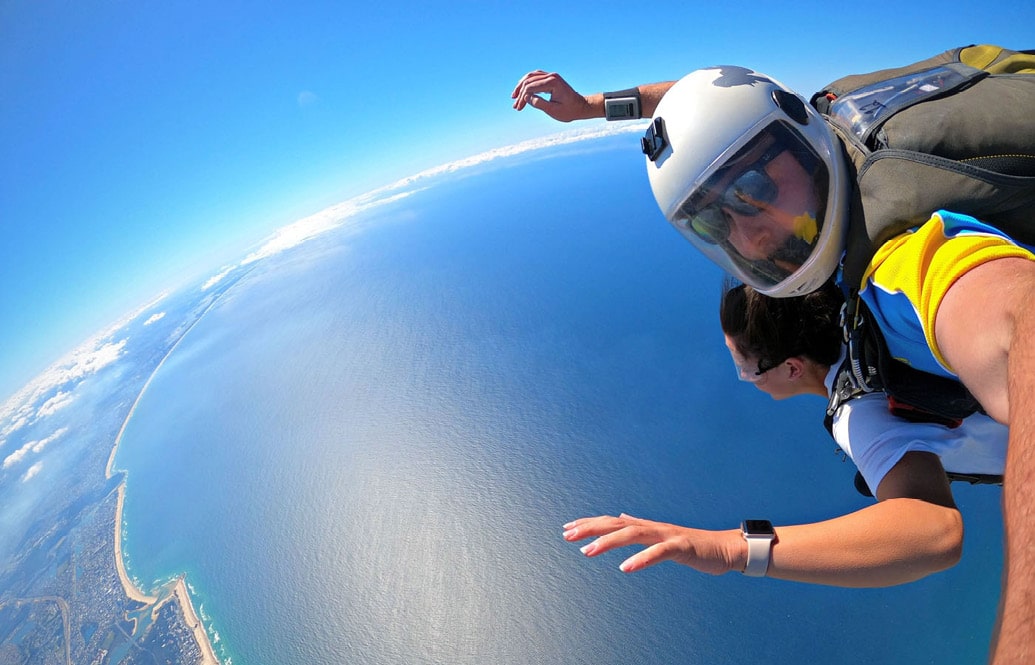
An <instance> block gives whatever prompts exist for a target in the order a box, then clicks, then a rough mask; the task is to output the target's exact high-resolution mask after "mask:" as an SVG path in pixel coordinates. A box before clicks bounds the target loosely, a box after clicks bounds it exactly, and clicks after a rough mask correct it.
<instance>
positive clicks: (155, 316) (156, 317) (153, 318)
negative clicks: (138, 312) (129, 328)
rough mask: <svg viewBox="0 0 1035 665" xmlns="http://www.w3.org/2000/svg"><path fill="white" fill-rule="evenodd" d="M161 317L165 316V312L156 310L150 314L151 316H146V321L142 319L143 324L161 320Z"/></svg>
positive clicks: (147, 324)
mask: <svg viewBox="0 0 1035 665" xmlns="http://www.w3.org/2000/svg"><path fill="white" fill-rule="evenodd" d="M163 318H165V312H158V313H157V314H152V315H151V316H149V317H147V321H144V325H145V326H149V325H151V324H152V323H155V322H157V321H161V320H162V319H163Z"/></svg>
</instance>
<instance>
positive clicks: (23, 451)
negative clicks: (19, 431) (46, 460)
mask: <svg viewBox="0 0 1035 665" xmlns="http://www.w3.org/2000/svg"><path fill="white" fill-rule="evenodd" d="M67 431H68V428H67V427H62V428H61V429H59V430H57V431H56V432H54V433H53V434H51V435H50V436H48V437H47V438H45V439H40V440H38V441H29V442H28V443H26V444H25V445H23V446H22V447H21V448H19V449H18V450H16V451H14V452H13V453H11V454H10V455H8V456H7V457H6V458H5V459H4V462H3V465H2V467H0V468H4V469H7V468H10V467H11V466H14V465H15V464H17V463H18V462H21V461H22V460H23V459H25V457H26V456H27V455H28V454H29V453H37V454H39V453H41V452H43V449H44V448H46V447H47V445H48V444H50V443H51V442H53V441H54V440H55V439H58V438H60V437H61V436H63V435H64V434H65V432H67Z"/></svg>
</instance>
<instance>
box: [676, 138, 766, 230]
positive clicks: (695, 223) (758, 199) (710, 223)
mask: <svg viewBox="0 0 1035 665" xmlns="http://www.w3.org/2000/svg"><path fill="white" fill-rule="evenodd" d="M780 152H782V150H767V151H766V152H765V154H763V155H762V156H761V157H760V158H759V159H758V160H757V161H756V162H755V163H753V164H751V166H750V167H748V168H747V169H745V170H744V172H743V173H741V174H740V175H739V176H737V177H736V178H734V180H733V182H731V183H730V184H729V185H728V186H727V187H726V189H725V191H723V193H722V194H721V195H720V196H719V197H718V199H717V200H715V201H713V202H712V203H710V204H709V205H707V206H705V207H704V208H703V209H701V210H700V211H698V212H697V213H696V214H695V215H693V217H691V218H690V219H689V220H688V226H689V227H690V229H691V230H692V231H693V232H694V233H695V234H697V236H698V237H700V238H701V239H702V240H704V241H705V242H707V243H709V244H712V245H714V244H718V243H720V242H725V241H726V239H727V238H729V235H730V219H729V213H728V212H727V211H728V210H732V211H733V212H735V213H737V214H739V215H743V216H745V217H752V216H754V215H757V214H758V213H760V212H762V210H763V209H765V207H766V206H768V205H770V204H771V203H772V202H773V201H775V200H776V196H777V194H778V193H779V188H778V187H777V186H776V183H775V182H773V179H772V178H770V177H769V175H768V174H767V173H766V172H765V166H766V164H768V163H769V162H770V161H772V160H773V158H774V157H776V155H778V154H780Z"/></svg>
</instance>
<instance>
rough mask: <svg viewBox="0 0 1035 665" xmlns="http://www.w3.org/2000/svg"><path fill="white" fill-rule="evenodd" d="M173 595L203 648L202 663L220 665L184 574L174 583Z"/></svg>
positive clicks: (203, 664)
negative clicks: (191, 597) (195, 607)
mask: <svg viewBox="0 0 1035 665" xmlns="http://www.w3.org/2000/svg"><path fill="white" fill-rule="evenodd" d="M172 595H173V596H174V597H175V598H176V601H177V602H178V603H179V604H180V610H182V611H183V619H184V621H186V622H187V627H188V628H190V629H191V632H192V633H194V639H195V640H196V641H197V643H198V647H200V648H201V663H202V665H219V659H218V658H216V652H215V650H213V649H212V642H211V641H210V640H209V639H208V632H206V631H205V626H204V625H203V624H202V623H201V619H199V618H198V614H197V612H195V611H194V603H192V602H191V600H190V592H189V591H188V590H187V583H186V582H185V581H184V577H183V575H180V576H179V577H177V578H176V581H175V582H174V583H173V590H172Z"/></svg>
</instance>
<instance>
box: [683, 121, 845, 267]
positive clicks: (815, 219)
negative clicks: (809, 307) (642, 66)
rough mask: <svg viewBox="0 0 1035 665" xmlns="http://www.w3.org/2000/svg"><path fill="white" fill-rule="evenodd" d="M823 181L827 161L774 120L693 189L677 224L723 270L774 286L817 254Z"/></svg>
mask: <svg viewBox="0 0 1035 665" xmlns="http://www.w3.org/2000/svg"><path fill="white" fill-rule="evenodd" d="M825 183H826V170H825V167H823V166H822V161H821V160H819V158H818V157H816V155H815V153H814V152H813V151H811V149H810V148H809V147H808V146H807V145H805V144H804V143H803V141H802V140H801V139H800V137H798V136H797V135H796V134H794V133H793V132H792V131H790V130H788V129H787V128H785V127H783V126H782V125H781V124H780V123H774V124H773V125H771V126H770V127H768V128H766V129H765V130H764V131H762V132H760V133H759V134H757V135H756V136H755V137H754V138H753V139H752V140H751V141H750V142H749V143H748V144H747V145H746V146H745V147H744V148H742V149H740V150H738V151H737V153H736V154H735V155H734V156H733V157H732V158H730V159H729V161H728V162H727V163H726V164H724V165H722V166H720V167H719V168H718V169H716V170H715V171H714V172H713V173H712V175H710V176H709V177H708V178H707V179H706V180H705V181H704V183H703V184H701V185H700V186H697V187H696V188H695V190H694V191H693V192H692V193H691V194H690V195H689V196H688V198H687V201H686V202H685V203H684V204H683V206H682V207H681V214H682V215H685V217H684V219H683V221H681V222H678V223H677V226H680V225H681V228H684V229H687V230H689V231H690V232H691V233H690V234H688V238H689V239H690V240H691V242H693V243H694V244H695V245H697V246H698V247H699V248H700V249H702V250H703V251H704V252H705V254H706V255H708V256H711V257H713V260H716V261H717V262H718V263H719V264H720V265H722V266H723V267H726V268H727V269H729V268H732V269H733V271H734V272H738V271H743V272H746V273H748V274H751V275H753V276H754V277H755V278H758V279H762V280H763V281H768V282H770V283H773V284H775V283H776V282H779V281H780V280H782V279H783V278H784V277H786V276H787V275H790V274H792V273H794V272H795V271H796V270H797V269H798V268H799V267H801V265H802V264H804V263H805V262H806V261H807V260H808V258H809V257H810V256H811V254H812V251H813V248H814V247H815V245H816V242H817V240H818V237H819V229H820V225H821V218H822V209H823V204H824V202H825V198H824V197H825V195H826V192H825V189H826V185H825ZM709 246H710V247H709ZM719 252H721V253H722V254H725V255H726V257H728V261H727V260H726V259H723V258H721V256H720V255H719Z"/></svg>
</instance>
